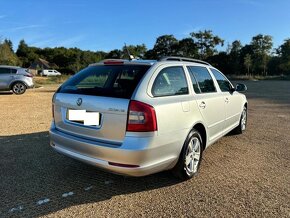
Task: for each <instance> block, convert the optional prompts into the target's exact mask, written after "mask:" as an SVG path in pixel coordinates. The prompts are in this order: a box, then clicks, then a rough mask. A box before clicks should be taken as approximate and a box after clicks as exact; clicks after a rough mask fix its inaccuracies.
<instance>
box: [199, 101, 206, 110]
mask: <svg viewBox="0 0 290 218" xmlns="http://www.w3.org/2000/svg"><path fill="white" fill-rule="evenodd" d="M199 107H200V108H202V109H205V107H206V104H205V102H204V101H202V102H201V103H200V104H199Z"/></svg>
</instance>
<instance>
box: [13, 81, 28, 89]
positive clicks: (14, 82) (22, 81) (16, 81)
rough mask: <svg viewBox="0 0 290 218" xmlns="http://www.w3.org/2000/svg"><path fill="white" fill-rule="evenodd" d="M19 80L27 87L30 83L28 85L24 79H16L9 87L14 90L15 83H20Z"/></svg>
mask: <svg viewBox="0 0 290 218" xmlns="http://www.w3.org/2000/svg"><path fill="white" fill-rule="evenodd" d="M18 82H20V83H22V84H23V85H25V86H26V88H27V87H28V85H27V84H26V83H25V82H24V81H22V80H15V81H13V82H11V84H10V86H9V89H10V90H12V87H13V85H14V84H15V83H18Z"/></svg>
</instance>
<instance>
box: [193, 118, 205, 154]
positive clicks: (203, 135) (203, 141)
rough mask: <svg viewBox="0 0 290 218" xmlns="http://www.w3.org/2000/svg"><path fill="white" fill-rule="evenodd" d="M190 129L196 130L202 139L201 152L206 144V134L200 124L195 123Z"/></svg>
mask: <svg viewBox="0 0 290 218" xmlns="http://www.w3.org/2000/svg"><path fill="white" fill-rule="evenodd" d="M192 129H196V130H197V131H198V132H199V134H200V136H201V139H202V144H203V150H204V149H205V148H206V144H207V132H206V128H205V126H204V125H203V124H202V123H196V124H195V125H194V126H193V127H192Z"/></svg>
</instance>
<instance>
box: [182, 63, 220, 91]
mask: <svg viewBox="0 0 290 218" xmlns="http://www.w3.org/2000/svg"><path fill="white" fill-rule="evenodd" d="M187 68H188V71H189V73H190V77H191V80H192V83H193V84H192V85H193V89H194V91H195V93H197V94H199V93H210V92H216V88H215V86H214V83H213V79H212V77H211V75H210V74H209V72H208V70H207V69H206V68H205V67H199V66H190V67H187Z"/></svg>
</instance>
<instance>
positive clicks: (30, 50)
mask: <svg viewBox="0 0 290 218" xmlns="http://www.w3.org/2000/svg"><path fill="white" fill-rule="evenodd" d="M37 50H39V49H38V48H35V47H29V46H28V45H27V44H26V43H25V41H24V40H21V41H20V42H19V45H18V49H17V51H16V54H17V56H18V57H19V59H20V60H21V62H22V65H23V66H24V67H29V66H30V64H31V63H32V62H33V61H34V60H36V59H37V58H39V56H38V54H37V53H36V51H37Z"/></svg>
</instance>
